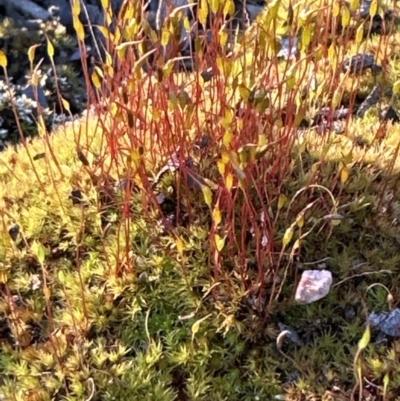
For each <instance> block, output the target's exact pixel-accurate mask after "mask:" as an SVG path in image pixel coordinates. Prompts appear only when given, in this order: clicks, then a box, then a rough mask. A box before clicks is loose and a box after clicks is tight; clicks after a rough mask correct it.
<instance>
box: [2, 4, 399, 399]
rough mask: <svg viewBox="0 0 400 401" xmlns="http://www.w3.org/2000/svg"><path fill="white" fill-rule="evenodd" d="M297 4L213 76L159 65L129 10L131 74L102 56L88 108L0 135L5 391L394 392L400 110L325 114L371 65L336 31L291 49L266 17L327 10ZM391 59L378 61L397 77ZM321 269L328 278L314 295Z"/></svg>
mask: <svg viewBox="0 0 400 401" xmlns="http://www.w3.org/2000/svg"><path fill="white" fill-rule="evenodd" d="M304 5H305V4H304V3H303V2H299V3H298V4H297V8H296V9H300V6H304ZM274 7H276V8H274ZM288 7H289V6H288ZM321 10H322V9H319V8H318V7H317V9H316V10H315V12H316V13H317V15H319V13H320V12H325V11H326V8H324V9H323V10H322V11H321ZM200 11H201V10H200ZM289 11H290V8H289ZM289 11H288V9H285V7H284V4H283V5H282V4H279V2H275V3H272V4H271V5H270V6H269V7H268V8H267V10H266V12H265V15H262V16H261V17H260V18H259V20H258V21H257V23H258V25H257V27H258V28H259V29H260V28H264V30H263V29H260V30H259V31H258V33H257V35H258V36H256V39H254V37H253V39H254V42H255V43H256V41H257V40H259V41H260V42H257V43H259V44H260V46H258V47H257V51H256V52H252V48H251V45H254V43H247V44H248V45H249V46H250V47H248V48H246V39H248V38H246V35H244V36H243V42H241V44H242V46H243V47H242V48H239V50H238V51H237V52H235V53H233V54H232V55H230V56H229V57H228V56H227V55H224V54H222V55H219V57H218V58H217V59H216V61H215V64H213V65H212V66H211V67H212V68H211V70H212V71H211V72H212V74H211V77H210V79H208V80H205V79H203V77H202V76H201V74H197V73H193V74H183V73H181V72H180V73H175V72H174V67H173V66H174V64H173V61H172V62H171V63H168V62H167V64H166V65H163V66H160V67H159V69H158V70H157V71H156V72H155V73H154V75H153V71H152V70H148V71H147V73H146V74H145V73H144V72H143V70H142V69H141V65H140V62H138V60H136V58H135V57H136V55H134V53H133V52H130V51H129V47H128V50H126V48H127V46H125V47H124V46H122V47H118V45H119V43H118V40H121V37H123V38H124V39H123V40H128V36H129V35H130V34H131V35H132V37H129V39H130V40H131V41H132V42H133V43H136V42H135V40H136V39H137V38H136V36H135V34H136V33H138V32H139V31H140V29H139V27H137V26H135V25H133V28H132V26H131V25H130V26H125V25H124V26H123V27H124V29H125V31H124V35H125V36H123V35H119V34H120V33H121V32H118V28H117V29H116V32H115V36H113V37H112V38H110V41H111V45H114V46H116V48H117V49H118V50H119V51H120V52H116V54H115V57H116V64H118V63H120V64H121V65H120V66H121V71H124V68H126V69H127V70H128V69H129V71H130V72H131V75H129V76H124V77H123V79H122V78H121V77H120V76H118V71H117V70H116V69H115V68H114V67H113V66H114V62H115V60H113V61H111V58H109V59H108V60H106V62H105V65H104V66H103V69H100V68H98V69H95V72H94V73H93V75H92V76H91V78H92V80H93V84H94V86H95V88H96V90H97V91H98V93H99V94H101V92H102V90H107V96H104V97H103V98H102V102H101V103H95V104H94V107H93V110H92V111H91V112H88V113H87V114H86V115H85V116H84V117H83V118H82V119H80V120H77V121H73V122H70V123H68V124H66V125H65V126H62V127H60V128H59V130H58V131H57V132H54V134H52V135H51V136H48V135H44V134H42V136H41V137H40V138H37V139H35V140H33V141H32V143H31V144H29V145H28V146H26V147H18V148H17V150H15V149H7V150H6V151H5V152H4V153H3V154H2V155H1V157H0V182H1V183H2V185H1V189H0V191H1V192H0V198H1V203H0V210H1V217H2V223H3V227H4V230H3V231H2V232H1V233H0V251H1V252H0V263H1V264H0V283H1V285H0V290H1V301H0V320H1V322H2V323H3V324H2V327H3V329H2V330H1V331H0V335H1V336H2V343H1V349H0V373H1V376H2V377H3V378H4V379H2V382H1V383H0V394H2V395H4V397H5V398H10V399H16V400H22V399H27V398H28V399H35V400H50V399H71V400H75V399H76V400H78V399H79V400H81V399H90V400H95V399H102V400H121V399H124V398H138V399H142V398H143V399H144V398H145V399H146V400H179V401H181V400H191V401H192V400H193V401H194V400H196V401H200V400H209V399H218V400H228V399H229V400H245V401H246V400H249V401H250V400H254V399H265V398H268V399H269V398H271V397H274V398H276V399H286V400H292V399H293V400H300V399H316V398H317V399H321V398H326V399H330V398H332V397H335V396H336V397H338V396H340V397H342V398H346V399H352V400H353V399H358V398H359V396H360V397H361V396H362V394H367V396H368V397H375V396H376V397H381V398H383V399H385V398H386V399H392V398H393V397H395V395H396V391H397V388H398V386H399V383H398V379H397V377H398V374H397V373H398V366H397V365H396V363H395V361H396V358H395V355H396V352H397V351H398V350H397V345H396V342H394V341H392V339H390V338H386V340H387V342H386V343H385V344H384V343H382V342H380V339H379V336H380V334H379V333H378V331H372V333H370V332H369V331H368V330H369V328H368V327H367V329H366V322H367V320H368V312H369V311H384V310H388V309H390V308H394V307H395V306H396V302H397V299H399V297H400V293H399V291H400V290H399V288H400V286H399V283H398V276H399V275H398V265H399V256H398V251H397V250H398V241H399V240H398V238H399V225H398V218H399V210H400V209H399V202H398V199H397V197H396V188H397V183H398V178H399V161H398V160H399V159H398V138H399V137H400V131H399V130H400V129H399V125H398V124H396V123H395V122H386V121H382V119H380V118H379V113H377V109H374V107H379V104H378V106H374V107H372V108H371V110H369V112H368V113H366V114H365V116H364V117H363V118H359V117H357V115H356V113H353V112H352V111H351V112H350V113H349V114H348V115H346V118H342V120H344V121H343V126H344V129H343V130H342V132H341V133H340V134H337V133H335V132H334V130H333V129H330V128H329V125H328V128H327V129H326V130H325V132H321V129H320V127H318V126H317V124H316V123H315V121H313V120H314V116H315V114H316V113H317V112H320V109H321V107H330V108H331V109H333V110H336V109H338V108H340V105H341V102H342V99H343V94H347V95H348V96H349V98H352V97H354V94H355V92H359V91H361V90H363V88H367V87H368V88H370V87H371V86H372V84H373V82H372V81H373V80H375V79H376V77H372V76H371V75H369V73H366V74H365V75H361V76H359V77H354V76H349V75H346V73H345V72H343V71H339V70H335V69H334V68H333V66H339V65H340V62H341V61H343V60H341V57H342V56H343V55H344V53H345V52H344V51H343V49H340V51H338V52H336V51H334V50H335V49H333V50H329V49H330V47H329V46H328V45H327V43H326V42H324V40H326V38H325V39H324V38H316V39H315V40H316V42H313V41H311V42H307V40H305V39H303V42H302V43H301V46H302V47H301V49H300V55H302V56H306V55H307V54H308V53H307V52H309V51H310V50H311V49H309V48H308V45H311V44H313V45H314V46H316V47H317V49H319V50H318V51H317V55H316V56H315V59H313V60H312V62H309V63H306V62H302V61H304V60H303V59H302V58H300V60H296V59H290V60H281V59H277V58H276V55H275V56H274V54H275V53H274V52H277V51H278V50H279V49H278V48H275V46H273V44H274V43H275V42H276V40H275V39H276V38H274V37H271V36H269V34H270V33H271V32H270V30H271V29H270V27H271V26H273V25H274V24H273V23H277V25H276V26H277V27H278V30H280V31H282V32H283V33H284V34H287V33H288V32H287V30H288V29H289V27H288V25H287V24H286V25H285V23H284V21H285V16H286V20H287V19H288V18H289V17H290V18H292V19H293V21H292V25H291V26H292V28H293V29H295V28H296V27H297V26H298V25H299V24H303V26H302V28H303V30H302V31H301V32H302V34H304V35H305V33H304V30H305V29H306V28H307V24H308V23H309V24H311V25H310V26H312V27H313V28H315V26H316V25H317V26H318V18H317V19H309V18H308V17H310V16H311V15H312V14H309V15H308V14H307V15H306V16H304V15H297V17H296V18H295V17H294V15H296V14H292V13H293V11H294V10H293V9H292V10H291V11H290V12H289ZM125 12H126V13H127V15H125V17H127V16H129V8H128V9H127V10H125ZM203 12H204V10H203ZM345 13H346V11H345ZM300 17H301V18H300ZM332 18H333V17H332ZM335 18H337V17H335ZM342 22H343V21H342ZM129 27H131V29H129ZM104 29H105V30H106V31H105V32H106V33H107V28H106V27H105V28H104ZM121 29H122V28H121ZM139 33H140V32H139ZM250 33H251V32H250ZM169 34H172V33H169ZM396 35H397V34H395V35H394V36H393V37H394V40H398V38H399V37H398V35H397V36H396ZM161 36H162V35H161ZM221 36H222V37H223V35H221ZM110 37H111V35H110ZM166 37H168V33H165V32H164V39H165V38H166ZM118 38H119V39H118ZM342 39H343V38H342ZM348 40H349V41H350V42H346V40H344V41H343V43H341V44H340V46H343V45H344V44H346V45H349V43H351V44H352V45H354V44H355V43H354V40H355V38H353V39H348ZM362 40H363V41H365V42H363V43H366V45H371V46H372V45H374V46H376V43H375V42H374V43H373V41H374V40H375V39H374V38H372V39H371V38H368V37H364V36H363V37H362ZM113 41H115V42H116V43H114V42H113ZM221 41H222V42H223V38H222V39H221ZM320 41H321V42H320ZM304 43H306V44H307V46H303V45H304ZM219 44H221V43H219ZM324 46H325V47H324ZM349 46H350V45H349ZM111 47H112V46H111ZM121 48H122V49H125V50H126V51H121ZM331 49H332V48H331ZM302 52H303V53H302ZM255 55H256V56H257V57H255ZM0 56H1V55H0ZM199 59H200V61H202V60H201V55H199ZM3 60H4V59H3V58H1V57H0V62H2V61H3ZM305 60H308V59H305ZM208 61H209V60H208ZM390 62H391V63H392V64H393V67H394V68H393V69H392V70H390V69H389V77H388V79H387V80H385V79H384V78H385V76H380V77H378V81H379V80H381V81H380V82H379V83H380V84H382V86H383V87H385V85H387V86H388V87H391V89H392V95H393V93H394V94H395V95H396V93H397V92H398V83H396V82H397V81H396V77H395V76H394V75H393V74H392V73H391V72H393V71H395V70H396V68H395V66H396V65H397V64H396V55H395V53H391V60H390ZM128 67H129V68H128ZM120 78H121V79H120ZM118 79H120V81H118ZM314 81H317V82H318V83H320V85H311V84H310V83H311V82H314ZM110 83H113V84H114V86H113V85H109V84H110ZM116 83H118V84H116ZM353 84H355V86H354V85H353ZM374 84H375V82H374ZM266 88H267V89H266ZM308 88H309V89H310V90H307V89H308ZM385 88H386V87H385ZM386 100H388V101H390V102H391V103H392V104H393V105H394V107H397V98H396V96H389V95H388V99H386ZM349 104H350V105H351V101H350V102H349ZM360 136H361V138H360ZM361 139H362V140H361ZM309 268H317V269H320V268H326V269H329V270H330V271H331V272H332V275H333V279H334V284H333V285H332V287H331V291H330V293H329V294H328V296H326V297H325V298H323V299H322V300H320V301H318V302H315V303H312V304H307V305H300V304H298V303H296V302H295V301H294V297H293V294H294V292H295V288H296V285H297V283H298V279H299V275H300V274H301V272H302V270H304V269H309ZM376 283H379V285H375V286H373V285H374V284H376ZM385 288H386V289H385ZM388 293H389V296H388ZM369 334H371V335H370V336H368V335H369ZM360 340H361V341H360ZM360 377H361V379H360Z"/></svg>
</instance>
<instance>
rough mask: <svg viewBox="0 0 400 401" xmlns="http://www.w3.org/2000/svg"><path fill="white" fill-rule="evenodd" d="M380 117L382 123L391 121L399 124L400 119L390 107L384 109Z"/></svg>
mask: <svg viewBox="0 0 400 401" xmlns="http://www.w3.org/2000/svg"><path fill="white" fill-rule="evenodd" d="M380 117H381V120H383V121H392V122H393V123H398V122H400V117H399V115H398V114H397V112H396V110H395V109H394V108H393V107H392V106H387V107H384V108H383V110H382V111H381V114H380Z"/></svg>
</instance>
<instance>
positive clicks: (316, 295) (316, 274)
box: [295, 270, 332, 304]
mask: <svg viewBox="0 0 400 401" xmlns="http://www.w3.org/2000/svg"><path fill="white" fill-rule="evenodd" d="M331 284H332V273H331V272H330V271H329V270H305V271H304V272H303V274H302V276H301V280H300V283H299V285H298V286H297V289H296V295H295V301H296V302H297V303H299V304H310V303H312V302H315V301H318V300H320V299H321V298H324V297H325V296H326V295H327V294H328V293H329V289H330V287H331Z"/></svg>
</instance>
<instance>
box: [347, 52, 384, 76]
mask: <svg viewBox="0 0 400 401" xmlns="http://www.w3.org/2000/svg"><path fill="white" fill-rule="evenodd" d="M369 68H370V69H371V71H372V72H373V73H374V74H378V73H379V72H381V71H382V67H381V66H379V65H377V64H376V63H375V58H374V56H373V55H372V54H366V53H358V54H355V55H354V56H351V57H348V58H346V59H345V60H344V61H343V63H342V71H343V72H350V73H351V74H362V73H363V72H364V71H365V70H367V69H369Z"/></svg>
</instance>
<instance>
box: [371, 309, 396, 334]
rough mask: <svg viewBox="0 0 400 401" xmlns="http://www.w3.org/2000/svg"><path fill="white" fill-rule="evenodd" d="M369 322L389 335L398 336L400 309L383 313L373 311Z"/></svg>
mask: <svg viewBox="0 0 400 401" xmlns="http://www.w3.org/2000/svg"><path fill="white" fill-rule="evenodd" d="M369 324H370V325H371V326H372V327H376V328H377V329H379V330H380V331H381V332H383V333H385V334H386V335H388V336H391V337H397V336H399V335H400V309H399V308H397V309H394V310H392V311H390V312H382V313H376V312H372V313H371V314H370V316H369Z"/></svg>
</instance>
